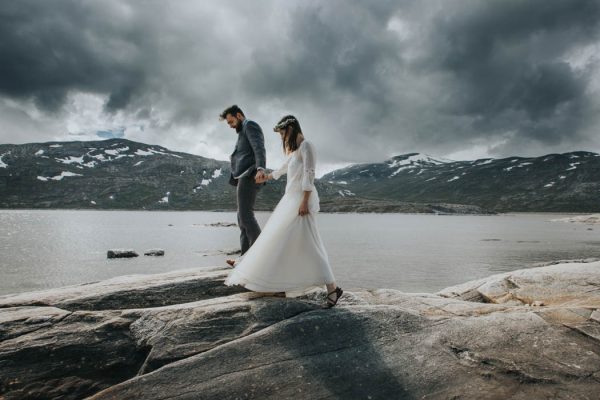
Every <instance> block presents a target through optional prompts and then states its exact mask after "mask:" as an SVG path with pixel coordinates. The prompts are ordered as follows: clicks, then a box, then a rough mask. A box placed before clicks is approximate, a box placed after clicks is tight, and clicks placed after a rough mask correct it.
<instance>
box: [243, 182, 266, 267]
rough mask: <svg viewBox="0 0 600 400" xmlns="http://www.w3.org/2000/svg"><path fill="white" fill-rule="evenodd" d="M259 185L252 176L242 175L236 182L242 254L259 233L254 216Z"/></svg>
mask: <svg viewBox="0 0 600 400" xmlns="http://www.w3.org/2000/svg"><path fill="white" fill-rule="evenodd" d="M260 187H261V185H257V184H256V182H255V181H254V178H253V177H252V176H244V177H241V178H240V179H239V180H238V184H237V208H238V213H237V220H238V226H239V227H240V230H241V233H240V245H241V247H242V255H243V254H244V253H246V251H248V249H249V248H250V246H252V244H253V243H254V242H255V241H256V239H257V238H258V235H260V225H259V224H258V221H256V217H255V216H254V204H255V203H256V193H257V192H258V190H259V188H260Z"/></svg>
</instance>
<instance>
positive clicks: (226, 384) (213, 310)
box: [0, 262, 600, 400]
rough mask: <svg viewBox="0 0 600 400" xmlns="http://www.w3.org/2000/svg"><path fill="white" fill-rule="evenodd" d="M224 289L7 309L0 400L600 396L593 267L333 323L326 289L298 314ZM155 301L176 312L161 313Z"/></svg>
mask: <svg viewBox="0 0 600 400" xmlns="http://www.w3.org/2000/svg"><path fill="white" fill-rule="evenodd" d="M225 275H226V270H224V269H196V270H186V271H178V272H173V273H169V274H161V275H160V276H158V275H156V276H152V275H148V276H137V277H127V279H123V281H119V280H118V279H117V280H109V281H105V282H97V283H94V284H91V285H79V287H77V286H74V287H69V288H63V289H55V290H53V291H48V292H38V293H36V294H27V293H25V294H21V295H13V296H3V297H2V298H0V307H3V308H0V327H1V328H0V340H1V342H0V398H6V399H12V398H19V399H34V398H35V399H37V398H61V399H80V398H85V397H87V396H91V397H89V398H90V399H95V400H99V399H214V398H220V399H234V398H240V399H241V398H244V399H245V398H248V399H281V398H331V399H349V398H365V399H368V398H371V399H390V398H394V399H395V398H402V399H421V398H427V399H448V398H456V399H458V398H460V399H496V398H511V399H523V400H525V399H532V398H535V399H537V398H540V399H541V398H563V399H586V398H596V397H597V393H600V311H599V310H598V309H599V308H600V297H599V290H600V262H589V263H564V264H558V265H551V266H545V267H539V268H532V269H527V270H519V271H513V272H511V273H507V274H500V275H495V276H492V277H489V278H485V279H481V280H478V281H473V282H469V283H466V284H463V285H458V286H454V287H452V288H448V289H445V290H442V291H441V292H440V293H438V294H428V293H403V292H400V291H397V290H391V289H377V290H364V289H361V290H347V291H346V292H345V294H344V296H343V297H342V299H341V300H340V302H339V304H338V306H337V307H335V308H333V309H330V310H324V309H321V308H320V304H321V303H322V302H323V301H324V296H325V290H323V289H315V290H313V291H311V292H309V293H307V294H305V295H303V296H300V297H296V298H277V297H263V296H262V295H261V294H259V293H254V292H239V293H235V292H231V291H229V292H227V291H225V292H221V293H217V291H216V287H217V286H222V285H223V283H222V281H223V278H224V276H225ZM211 280H212V281H213V284H212V285H211V284H210V281H211ZM190 282H197V284H198V285H200V286H202V285H203V286H204V287H205V289H204V290H200V292H199V293H204V297H203V298H194V296H193V295H188V296H178V295H177V292H178V290H177V288H178V287H180V288H184V291H185V290H188V289H189V288H190ZM86 286H87V287H91V288H92V289H93V290H92V292H93V293H89V294H88V295H87V297H86V293H85V292H86ZM208 287H210V288H212V290H214V291H212V292H210V290H209V289H206V288H208ZM224 288H227V289H226V290H232V289H233V288H228V287H224ZM157 290H158V291H161V290H162V291H163V296H162V297H161V298H162V299H163V300H164V299H166V298H169V301H165V302H164V303H165V304H161V301H156V299H155V296H153V295H151V294H150V293H152V292H155V291H157ZM103 292H106V293H107V294H104V295H103ZM127 293H136V294H137V295H135V296H129V295H127ZM167 293H168V294H167ZM106 296H108V297H111V301H105V300H100V299H102V298H104V297H106ZM34 299H41V300H42V303H40V302H38V303H36V301H34ZM92 305H94V307H92ZM67 306H68V307H67ZM84 307H87V308H84Z"/></svg>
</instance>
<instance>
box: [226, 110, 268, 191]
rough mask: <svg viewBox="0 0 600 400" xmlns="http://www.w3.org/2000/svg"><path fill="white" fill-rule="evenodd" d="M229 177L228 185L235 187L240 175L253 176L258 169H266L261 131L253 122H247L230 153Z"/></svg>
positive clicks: (263, 140) (263, 139)
mask: <svg viewBox="0 0 600 400" xmlns="http://www.w3.org/2000/svg"><path fill="white" fill-rule="evenodd" d="M230 160H231V175H230V177H229V183H230V184H232V185H233V186H237V181H238V180H237V179H236V178H239V177H240V175H242V174H244V176H247V175H249V176H254V175H256V171H257V169H258V168H266V167H267V158H266V152H265V138H264V136H263V132H262V129H260V126H259V125H258V124H257V123H256V122H254V121H250V120H248V121H247V122H246V123H245V124H244V127H243V128H242V130H241V131H240V132H238V140H237V143H236V144H235V150H234V151H233V153H231V156H230Z"/></svg>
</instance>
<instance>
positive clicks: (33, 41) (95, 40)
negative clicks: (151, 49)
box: [0, 0, 145, 111]
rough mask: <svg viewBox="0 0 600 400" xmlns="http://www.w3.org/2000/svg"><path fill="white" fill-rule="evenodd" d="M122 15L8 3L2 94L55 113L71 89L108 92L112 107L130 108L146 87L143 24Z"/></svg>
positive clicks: (89, 7)
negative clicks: (31, 100)
mask: <svg viewBox="0 0 600 400" xmlns="http://www.w3.org/2000/svg"><path fill="white" fill-rule="evenodd" d="M118 11H119V10H116V9H114V8H113V9H111V7H110V6H108V4H107V7H103V5H102V4H99V3H97V4H96V3H93V2H80V1H66V0H65V1H29V0H24V1H18V2H13V1H6V2H2V4H1V6H0V92H1V93H3V94H5V95H8V96H11V97H15V98H27V97H29V98H33V99H34V100H35V102H36V104H37V105H38V106H39V107H40V108H42V109H46V110H50V111H56V110H58V109H59V108H60V107H61V106H62V104H63V103H64V101H65V98H66V95H67V93H68V92H69V91H83V92H97V93H104V94H108V95H109V96H110V98H109V101H108V103H107V108H108V109H118V108H122V107H124V106H126V105H127V103H128V101H129V99H130V98H131V96H132V94H133V93H135V92H136V91H140V90H141V88H142V87H143V84H144V78H145V76H144V74H145V70H144V69H143V68H141V67H140V64H141V62H142V60H141V57H140V56H139V54H140V52H141V46H142V45H143V43H144V41H143V35H142V32H143V30H142V29H140V26H139V21H136V20H135V19H131V18H128V17H127V16H125V15H123V14H121V13H120V12H118ZM131 23H133V25H131Z"/></svg>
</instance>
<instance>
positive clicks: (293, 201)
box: [225, 140, 334, 296]
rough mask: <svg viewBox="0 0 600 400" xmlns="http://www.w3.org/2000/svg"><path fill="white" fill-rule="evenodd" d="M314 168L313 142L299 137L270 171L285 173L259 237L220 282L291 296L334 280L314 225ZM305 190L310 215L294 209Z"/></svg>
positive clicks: (316, 201)
mask: <svg viewBox="0 0 600 400" xmlns="http://www.w3.org/2000/svg"><path fill="white" fill-rule="evenodd" d="M315 166H316V156H315V149H314V146H313V145H312V143H310V142H308V141H306V140H304V141H302V143H300V146H299V147H298V149H297V150H296V151H294V152H293V153H291V154H290V155H288V158H287V160H286V161H285V163H284V164H283V165H282V166H281V168H279V169H278V170H276V171H273V172H272V175H273V178H274V179H279V177H281V176H282V175H283V174H286V173H287V176H288V177H287V184H286V187H285V193H284V195H283V197H282V198H281V200H280V201H279V203H278V204H277V206H276V207H275V210H273V213H272V214H271V216H270V217H269V220H268V221H267V223H266V225H265V227H264V228H263V230H262V233H261V234H260V236H259V237H258V239H257V240H256V241H255V242H254V244H253V245H252V247H250V249H249V250H248V251H247V252H246V253H245V254H244V257H243V258H242V260H241V261H240V263H239V264H238V265H237V266H236V267H235V269H233V270H232V271H231V273H230V274H229V276H228V277H227V279H226V280H225V284H226V285H228V286H231V285H241V286H244V287H245V288H247V289H249V290H253V291H259V292H287V294H288V295H292V296H293V295H297V294H301V293H303V292H304V291H306V290H309V289H311V288H313V287H315V286H319V287H322V286H323V285H325V284H326V283H333V282H334V277H333V273H332V270H331V266H330V264H329V259H328V256H327V252H326V251H325V247H324V246H323V242H322V240H321V236H320V235H319V231H318V229H317V221H316V215H317V213H318V212H319V195H318V193H317V190H316V188H315V185H314V180H315ZM304 191H311V192H312V193H311V194H310V197H309V202H308V209H309V214H307V215H304V216H300V215H298V209H299V208H300V204H301V202H302V198H303V196H304Z"/></svg>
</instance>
